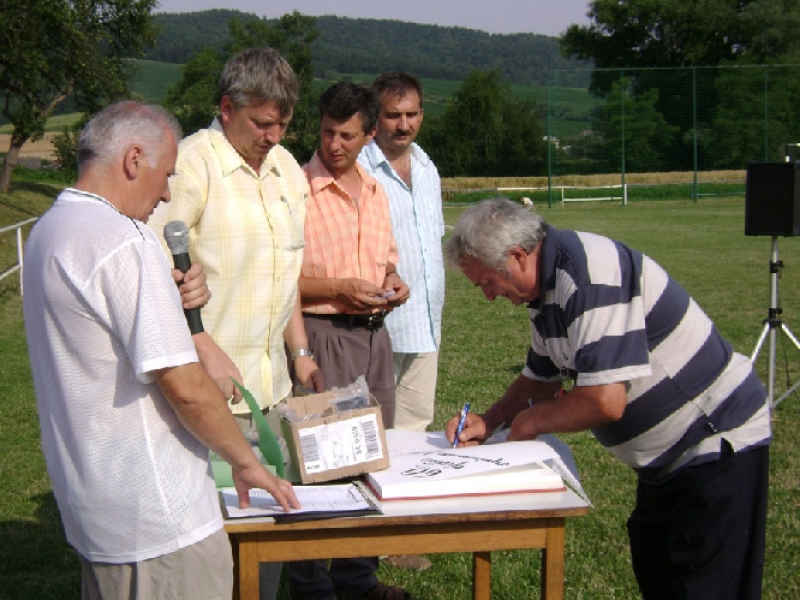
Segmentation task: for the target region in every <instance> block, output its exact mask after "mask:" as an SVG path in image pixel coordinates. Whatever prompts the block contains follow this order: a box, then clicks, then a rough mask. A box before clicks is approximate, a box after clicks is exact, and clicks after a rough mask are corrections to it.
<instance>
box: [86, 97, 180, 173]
mask: <svg viewBox="0 0 800 600" xmlns="http://www.w3.org/2000/svg"><path fill="white" fill-rule="evenodd" d="M165 130H171V131H172V134H173V135H174V136H175V141H176V142H177V141H178V140H180V139H181V138H182V137H183V133H182V132H181V126H180V125H179V124H178V121H177V119H176V118H175V117H174V116H173V115H172V114H171V113H170V112H168V111H167V110H165V109H164V108H162V107H161V106H157V105H155V104H140V103H139V102H134V101H132V100H123V101H122V102H117V103H116V104H112V105H111V106H109V107H107V108H105V109H103V110H102V111H100V112H99V113H97V114H96V115H95V116H94V117H92V119H91V120H90V121H89V122H88V123H87V124H86V126H85V127H84V128H83V131H81V135H80V137H79V138H78V151H77V160H78V172H79V173H80V172H82V171H83V170H84V169H85V168H86V167H87V166H89V165H92V164H101V165H106V166H107V165H111V164H113V163H114V162H116V161H117V160H118V159H119V158H120V157H121V156H122V155H123V154H124V153H125V152H126V151H127V150H128V148H130V147H131V146H132V145H134V144H140V145H141V146H142V150H143V152H144V156H145V157H146V158H147V162H148V164H149V165H150V166H151V167H153V166H155V164H156V162H157V160H158V158H159V155H160V152H161V150H162V149H163V147H164V144H165V143H166V141H167V137H166V136H165Z"/></svg>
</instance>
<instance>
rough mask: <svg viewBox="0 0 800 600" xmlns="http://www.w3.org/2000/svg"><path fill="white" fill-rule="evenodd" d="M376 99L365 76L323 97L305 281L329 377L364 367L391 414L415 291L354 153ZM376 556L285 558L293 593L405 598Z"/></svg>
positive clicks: (373, 185) (344, 377) (307, 309)
mask: <svg viewBox="0 0 800 600" xmlns="http://www.w3.org/2000/svg"><path fill="white" fill-rule="evenodd" d="M379 107H380V100H379V98H378V97H377V95H376V93H375V92H374V91H373V90H372V89H370V88H367V87H365V86H361V85H357V84H352V83H348V82H340V83H336V84H334V85H333V86H331V87H330V88H328V89H327V90H326V91H325V92H324V93H323V94H322V96H321V97H320V119H321V125H320V134H321V138H322V139H321V144H320V149H319V150H318V151H317V153H316V154H315V155H314V157H313V158H312V159H311V161H310V162H309V163H308V164H307V165H305V166H304V167H303V170H304V171H305V173H306V177H308V181H309V184H310V187H311V197H310V198H309V200H308V202H307V204H306V221H305V240H306V246H305V253H304V257H303V266H302V269H301V272H300V280H299V288H300V298H301V304H302V310H303V320H304V322H305V327H306V334H307V335H308V341H309V346H310V348H311V351H312V352H313V354H314V357H315V359H316V362H317V365H318V366H319V368H320V369H321V370H322V373H323V375H324V376H325V382H326V383H327V385H328V386H336V387H345V386H347V385H349V384H351V383H352V382H353V381H355V379H356V378H357V377H359V376H360V375H363V376H364V378H365V379H366V382H367V385H368V386H369V390H370V392H371V393H372V395H373V396H375V398H376V399H377V400H378V402H379V403H380V405H381V412H382V415H383V422H384V426H385V427H386V428H391V427H392V425H393V421H394V402H395V391H394V390H395V386H394V366H393V359H392V343H391V340H390V338H389V333H388V331H387V330H386V329H385V328H384V327H383V318H384V316H385V315H386V314H387V312H388V311H390V310H392V309H393V308H395V307H397V306H400V305H401V304H403V303H404V302H406V300H408V297H409V289H408V286H407V285H406V284H405V283H404V282H403V281H402V280H401V279H400V277H399V275H398V274H397V269H396V266H397V261H398V255H397V244H396V242H395V239H394V235H393V234H392V225H391V220H390V217H389V200H388V198H387V196H386V193H385V192H384V190H383V188H382V187H381V186H380V184H378V182H377V181H376V180H375V179H373V178H372V177H370V176H369V175H368V174H367V173H366V171H365V170H364V168H363V167H361V165H359V164H358V162H357V158H358V154H359V152H361V149H362V148H363V147H364V145H365V144H367V143H369V141H370V140H372V138H373V136H374V135H375V127H376V124H377V119H378V110H379ZM377 569H378V559H377V557H369V558H354V559H333V560H331V564H330V568H328V567H326V565H325V562H324V561H321V560H320V561H302V562H295V563H291V564H290V565H289V568H288V571H289V577H290V587H291V591H292V597H293V598H298V599H300V598H302V599H304V600H308V599H314V600H333V599H334V598H336V597H339V598H367V599H370V600H372V599H376V600H378V599H384V600H407V599H408V598H411V596H410V595H409V594H407V593H406V592H405V590H403V589H401V588H396V587H392V586H387V585H384V584H382V583H380V582H379V581H378V578H377V577H376V575H375V572H376V571H377Z"/></svg>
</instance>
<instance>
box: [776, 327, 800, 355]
mask: <svg viewBox="0 0 800 600" xmlns="http://www.w3.org/2000/svg"><path fill="white" fill-rule="evenodd" d="M781 330H782V331H783V333H785V334H786V337H788V338H789V339H790V340H791V341H792V343H793V344H794V347H795V348H797V349H798V350H800V342H798V341H797V338H796V337H794V334H793V333H792V331H791V329H789V328H788V327H787V326H786V323H781Z"/></svg>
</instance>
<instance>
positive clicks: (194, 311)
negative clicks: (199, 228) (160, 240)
mask: <svg viewBox="0 0 800 600" xmlns="http://www.w3.org/2000/svg"><path fill="white" fill-rule="evenodd" d="M164 239H165V240H167V246H169V251H170V252H172V260H173V261H174V262H175V268H176V269H178V270H179V271H180V272H181V273H186V271H188V270H189V267H191V266H192V261H191V260H190V259H189V228H188V227H186V223H184V222H183V221H170V222H169V223H167V224H166V225H164ZM183 314H184V315H186V322H187V323H189V331H191V332H192V335H194V334H195V333H203V331H204V330H203V321H202V320H201V319H200V309H199V308H184V309H183Z"/></svg>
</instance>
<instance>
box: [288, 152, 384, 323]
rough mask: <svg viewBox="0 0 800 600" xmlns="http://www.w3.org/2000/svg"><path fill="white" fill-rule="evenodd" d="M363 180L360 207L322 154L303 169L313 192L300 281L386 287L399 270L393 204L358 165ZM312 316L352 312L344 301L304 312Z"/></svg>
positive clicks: (304, 310)
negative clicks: (390, 273)
mask: <svg viewBox="0 0 800 600" xmlns="http://www.w3.org/2000/svg"><path fill="white" fill-rule="evenodd" d="M355 168H356V169H357V170H358V174H359V176H360V177H361V196H360V198H359V200H358V205H356V203H355V202H354V201H353V199H352V198H351V197H350V195H349V194H348V193H347V192H346V191H345V189H344V188H343V187H342V186H340V185H339V184H338V183H337V182H336V180H335V179H334V178H333V175H332V174H331V172H330V171H328V169H327V168H326V167H325V165H324V164H323V163H322V160H321V159H320V157H319V152H317V153H316V154H315V155H314V157H313V158H312V159H311V161H310V162H309V163H308V164H307V165H305V166H304V167H303V171H305V173H306V177H308V182H309V185H310V187H311V197H310V198H309V200H308V202H307V204H306V222H305V239H306V247H305V252H304V255H303V267H302V269H301V273H300V274H301V276H303V277H316V278H349V277H355V278H359V279H364V280H366V281H369V282H370V283H373V284H375V285H378V286H380V285H383V280H384V279H385V277H386V266H387V264H389V263H391V264H393V265H397V262H398V255H397V243H396V242H395V239H394V235H393V233H392V222H391V219H390V216H389V199H388V197H387V196H386V192H385V191H384V190H383V188H382V187H381V186H380V184H379V183H378V182H377V181H376V180H375V179H374V178H372V177H371V176H369V175H368V174H367V172H366V171H365V170H364V168H363V167H362V166H361V165H359V164H358V163H356V165H355ZM303 312H307V313H312V314H332V313H344V312H347V310H346V309H345V307H344V305H343V304H342V303H341V302H336V301H333V302H330V303H324V304H317V305H315V306H313V307H309V308H304V309H303Z"/></svg>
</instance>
